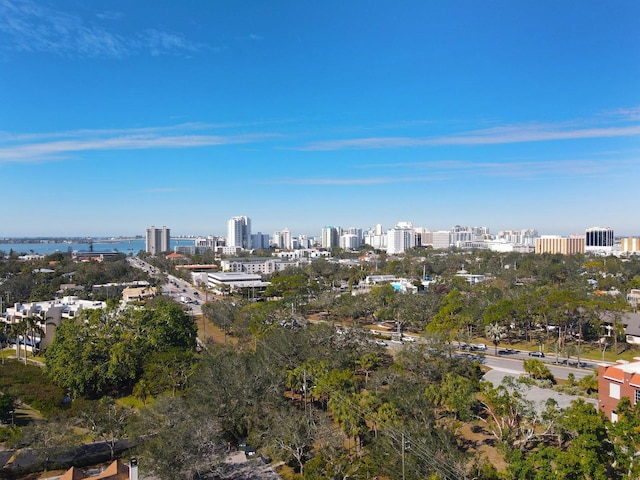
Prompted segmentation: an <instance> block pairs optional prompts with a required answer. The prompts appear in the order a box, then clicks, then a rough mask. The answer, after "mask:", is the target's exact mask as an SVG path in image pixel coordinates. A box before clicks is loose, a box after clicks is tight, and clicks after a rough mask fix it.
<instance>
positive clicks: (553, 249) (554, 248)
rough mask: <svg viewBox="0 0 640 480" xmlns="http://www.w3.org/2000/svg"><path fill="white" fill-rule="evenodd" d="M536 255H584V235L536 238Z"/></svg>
mask: <svg viewBox="0 0 640 480" xmlns="http://www.w3.org/2000/svg"><path fill="white" fill-rule="evenodd" d="M535 253H560V254H563V255H573V254H576V253H584V237H583V236H582V235H574V236H570V237H561V236H559V235H542V236H541V237H538V238H536V246H535Z"/></svg>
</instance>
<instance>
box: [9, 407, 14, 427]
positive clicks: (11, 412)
mask: <svg viewBox="0 0 640 480" xmlns="http://www.w3.org/2000/svg"><path fill="white" fill-rule="evenodd" d="M9 413H10V414H11V426H12V427H13V425H14V417H13V414H14V413H15V411H14V410H10V411H9Z"/></svg>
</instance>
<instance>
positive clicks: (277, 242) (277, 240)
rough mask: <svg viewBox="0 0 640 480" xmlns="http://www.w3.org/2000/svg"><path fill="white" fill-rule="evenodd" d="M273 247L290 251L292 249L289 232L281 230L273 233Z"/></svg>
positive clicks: (285, 229)
mask: <svg viewBox="0 0 640 480" xmlns="http://www.w3.org/2000/svg"><path fill="white" fill-rule="evenodd" d="M273 245H274V246H275V247H276V248H282V249H284V250H291V249H292V248H293V243H292V239H291V231H290V230H289V229H288V228H283V229H282V230H280V231H278V232H273Z"/></svg>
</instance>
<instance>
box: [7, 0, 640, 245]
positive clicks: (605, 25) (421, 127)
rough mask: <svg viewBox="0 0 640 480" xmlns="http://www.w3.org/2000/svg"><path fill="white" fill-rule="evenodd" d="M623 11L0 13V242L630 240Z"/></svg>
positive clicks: (64, 0) (333, 4)
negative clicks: (482, 233)
mask: <svg viewBox="0 0 640 480" xmlns="http://www.w3.org/2000/svg"><path fill="white" fill-rule="evenodd" d="M639 18H640V2H637V1H636V0H626V1H625V0H619V1H613V2H603V1H591V0H574V1H568V0H567V1H563V0H530V1H527V0H523V1H517V2H514V1H513V0H494V1H492V0H486V1H477V0H464V1H463V0H458V1H456V0H449V1H446V2H441V1H435V0H433V1H431V0H429V1H425V0H419V1H412V0H407V1H403V2H391V1H376V2H370V1H357V0H354V1H349V2H345V1H332V0H324V1H322V2H320V1H300V0H295V1H294V0H292V1H278V0H274V1H269V2H267V1H264V0H246V1H205V0H200V1H195V0H192V1H189V0H187V1H181V2H175V1H168V0H155V1H142V0H141V1H135V2H131V1H129V0H127V1H125V0H111V1H99V0H95V1H91V2H87V1H84V0H74V1H71V0H56V1H31V0H0V178H1V179H2V180H3V181H2V182H1V185H2V192H1V195H2V198H3V201H2V205H3V207H2V209H1V212H0V237H2V236H41V235H50V236H65V235H92V236H102V235H133V234H142V233H143V232H144V230H145V228H147V227H149V226H151V225H155V226H161V225H167V226H168V227H170V228H171V229H172V232H173V233H174V234H185V235H186V234H194V235H205V234H218V235H224V234H225V226H226V220H227V219H228V218H230V217H232V216H236V215H247V216H249V217H250V218H251V219H252V223H253V230H254V232H256V231H262V232H263V233H272V232H273V231H274V230H280V229H282V228H284V227H289V228H290V229H291V231H292V233H294V234H308V235H319V233H320V229H321V228H322V226H324V225H339V226H342V227H350V226H357V227H362V228H367V227H369V226H373V225H374V224H376V223H381V224H382V225H383V227H384V228H390V227H392V226H393V225H395V224H396V223H397V222H399V221H411V222H413V224H414V225H415V226H425V227H427V228H430V229H432V230H439V229H448V228H450V227H452V226H453V225H456V224H459V225H483V226H489V227H490V228H491V231H492V232H493V233H495V232H497V231H498V230H502V229H522V228H536V229H538V231H539V232H540V233H544V234H552V233H557V234H569V233H579V232H583V231H584V229H585V228H588V227H591V226H596V225H601V226H611V227H613V228H614V230H615V232H616V234H620V235H638V234H640V225H639V219H640V215H638V193H637V192H638V182H639V179H640V175H639V174H640V88H639V87H640V82H639V80H638V79H640V54H639V52H640V28H639V26H638V19H639Z"/></svg>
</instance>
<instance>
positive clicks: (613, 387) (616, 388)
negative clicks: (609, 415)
mask: <svg viewBox="0 0 640 480" xmlns="http://www.w3.org/2000/svg"><path fill="white" fill-rule="evenodd" d="M609 397H611V398H615V399H616V400H620V385H619V384H617V383H613V382H611V383H610V384H609Z"/></svg>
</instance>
